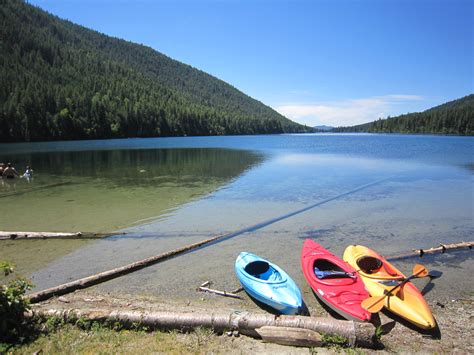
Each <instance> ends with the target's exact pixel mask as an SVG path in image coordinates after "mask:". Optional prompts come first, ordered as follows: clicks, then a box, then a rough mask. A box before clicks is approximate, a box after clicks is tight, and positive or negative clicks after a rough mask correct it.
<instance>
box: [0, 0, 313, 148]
mask: <svg viewBox="0 0 474 355" xmlns="http://www.w3.org/2000/svg"><path fill="white" fill-rule="evenodd" d="M0 1H1V3H2V5H1V7H0V38H1V41H0V81H1V83H2V85H1V86H0V140H1V141H2V142H5V141H39V140H59V139H89V138H91V139H94V138H114V137H155V136H180V135H221V134H256V133H282V132H302V131H306V130H310V129H309V128H306V127H304V126H301V125H299V124H297V123H295V122H292V121H290V120H288V119H287V118H285V117H283V116H282V115H280V114H279V113H277V112H276V111H274V110H272V109H271V108H270V107H268V106H265V105H264V104H262V103H261V102H259V101H257V100H254V99H252V98H250V97H249V96H247V95H245V94H243V93H242V92H240V91H238V90H237V89H235V88H234V87H232V86H231V85H229V84H227V83H225V82H223V81H221V80H219V79H217V78H215V77H212V76H211V75H208V74H206V73H204V72H202V71H200V70H197V69H195V68H193V67H191V66H188V65H185V64H182V63H180V62H178V61H176V60H173V59H171V58H169V57H166V56H165V55H163V54H161V53H159V52H157V51H155V50H153V49H151V48H149V47H146V46H143V45H138V44H134V43H131V42H127V41H124V40H120V39H117V38H112V37H109V36H106V35H104V34H101V33H98V32H96V31H93V30H89V29H87V28H84V27H82V26H79V25H75V24H73V23H71V22H69V21H65V20H62V19H60V18H58V17H56V16H53V15H51V14H48V13H47V12H45V11H43V10H41V9H39V8H37V7H33V6H31V5H29V4H27V3H25V2H23V1H20V0H0Z"/></svg>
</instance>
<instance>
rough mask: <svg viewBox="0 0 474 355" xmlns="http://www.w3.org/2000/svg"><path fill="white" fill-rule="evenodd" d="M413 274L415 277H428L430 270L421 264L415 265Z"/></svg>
mask: <svg viewBox="0 0 474 355" xmlns="http://www.w3.org/2000/svg"><path fill="white" fill-rule="evenodd" d="M412 274H413V276H414V277H426V276H428V269H427V268H425V267H424V266H423V265H421V264H415V266H413V272H412Z"/></svg>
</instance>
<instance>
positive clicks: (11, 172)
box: [2, 163, 20, 179]
mask: <svg viewBox="0 0 474 355" xmlns="http://www.w3.org/2000/svg"><path fill="white" fill-rule="evenodd" d="M15 176H20V174H18V171H16V169H15V168H14V167H13V166H12V164H11V163H8V164H7V167H6V168H5V169H3V173H2V177H4V178H7V179H14V178H15Z"/></svg>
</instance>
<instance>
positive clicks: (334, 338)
mask: <svg viewBox="0 0 474 355" xmlns="http://www.w3.org/2000/svg"><path fill="white" fill-rule="evenodd" d="M322 341H323V343H324V345H325V346H328V347H331V348H346V347H348V346H349V341H348V339H347V338H345V337H343V336H340V335H329V334H323V335H322Z"/></svg>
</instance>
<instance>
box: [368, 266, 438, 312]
mask: <svg viewBox="0 0 474 355" xmlns="http://www.w3.org/2000/svg"><path fill="white" fill-rule="evenodd" d="M427 276H429V272H428V269H427V268H425V267H424V266H423V265H421V264H415V266H414V267H413V272H412V275H411V276H410V277H408V278H406V279H405V280H403V281H402V282H400V283H399V284H398V285H396V286H394V287H393V288H391V289H390V290H388V291H387V292H386V293H385V294H384V295H383V296H376V297H369V298H367V299H365V300H363V301H362V303H361V306H362V308H364V309H365V310H367V311H369V312H370V313H377V312H379V311H380V310H381V309H382V308H383V306H384V303H385V302H384V300H385V297H387V296H390V295H391V294H392V292H393V291H395V290H396V289H397V288H399V287H402V286H403V285H404V284H406V283H407V282H409V281H410V280H413V279H414V278H417V277H427Z"/></svg>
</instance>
